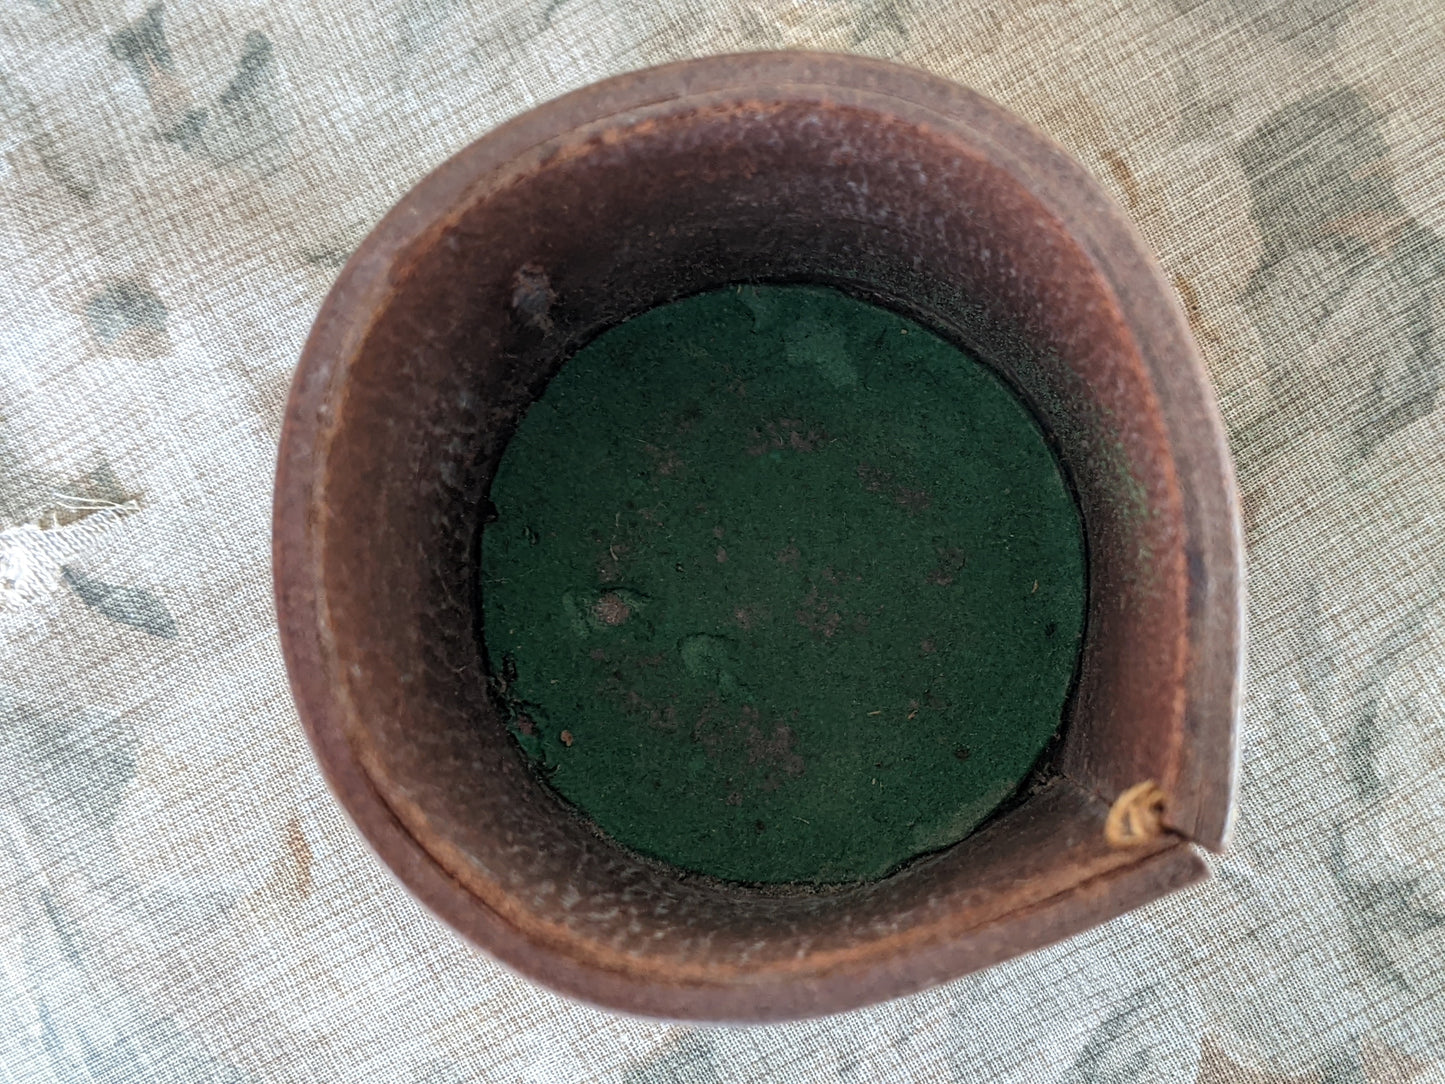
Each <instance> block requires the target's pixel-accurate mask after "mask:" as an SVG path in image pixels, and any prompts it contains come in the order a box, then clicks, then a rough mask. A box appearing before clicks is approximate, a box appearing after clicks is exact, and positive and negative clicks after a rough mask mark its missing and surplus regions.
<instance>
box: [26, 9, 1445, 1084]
mask: <svg viewBox="0 0 1445 1084" xmlns="http://www.w3.org/2000/svg"><path fill="white" fill-rule="evenodd" d="M790 46H798V47H812V48H823V49H835V50H851V51H856V52H861V53H868V54H872V55H877V56H883V57H889V58H893V59H896V60H899V61H902V62H904V63H908V64H913V65H916V66H919V67H923V68H927V69H930V70H932V71H935V72H938V73H940V74H942V75H945V76H949V77H952V78H954V79H956V80H959V81H960V82H963V83H965V84H967V85H970V86H973V87H975V88H977V89H979V90H980V91H982V92H983V93H985V94H988V95H990V96H991V97H994V98H995V99H997V100H998V101H1000V102H1002V103H1003V104H1005V105H1006V106H1008V107H1010V108H1012V109H1014V110H1015V111H1017V112H1019V113H1021V114H1022V115H1024V116H1025V117H1028V118H1030V119H1031V120H1033V121H1034V122H1035V123H1036V124H1038V125H1039V126H1040V127H1041V128H1042V129H1044V130H1045V131H1046V132H1048V133H1049V134H1051V135H1052V136H1053V137H1054V138H1056V139H1058V140H1059V141H1060V142H1061V143H1063V144H1064V145H1065V146H1066V147H1068V148H1069V149H1070V150H1071V151H1072V152H1073V153H1074V154H1076V155H1077V156H1078V157H1079V158H1080V159H1081V160H1082V161H1083V162H1084V163H1085V164H1086V165H1087V166H1088V167H1089V168H1090V169H1091V170H1093V171H1094V173H1095V174H1096V175H1097V176H1098V177H1099V178H1100V179H1101V180H1102V181H1103V183H1104V184H1106V185H1107V186H1109V188H1110V189H1111V190H1112V191H1113V193H1114V194H1115V195H1116V196H1117V197H1118V199H1119V200H1120V201H1121V203H1122V204H1123V205H1124V206H1125V207H1126V208H1127V209H1128V211H1129V212H1130V213H1131V215H1132V216H1133V217H1134V219H1135V220H1136V221H1137V223H1138V224H1139V226H1140V228H1141V229H1142V231H1143V232H1144V234H1145V236H1146V237H1147V238H1148V240H1149V242H1150V243H1151V244H1152V245H1153V246H1154V248H1155V249H1156V250H1157V251H1158V253H1159V254H1160V258H1161V261H1162V263H1163V266H1164V267H1165V269H1166V271H1167V272H1168V274H1169V275H1170V277H1171V278H1172V280H1173V282H1174V284H1175V286H1176V288H1177V289H1178V291H1179V295H1180V297H1181V299H1182V301H1183V304H1184V307H1185V309H1186V311H1187V313H1188V315H1189V318H1190V320H1191V322H1192V324H1193V327H1194V331H1195V334H1196V335H1197V337H1198V340H1199V343H1200V345H1201V347H1202V349H1203V351H1204V354H1205V356H1206V359H1207V361H1208V364H1209V367H1210V371H1211V374H1212V377H1213V379H1214V381H1215V385H1216V387H1217V389H1218V391H1219V395H1220V398H1221V402H1222V405H1223V411H1224V415H1225V418H1226V422H1227V425H1228V429H1229V433H1230V438H1231V441H1232V443H1233V447H1234V450H1235V453H1236V455H1237V458H1238V465H1239V475H1240V482H1241V488H1242V491H1243V495H1244V502H1245V509H1246V517H1247V525H1246V530H1247V541H1248V551H1249V553H1248V559H1249V569H1250V576H1251V614H1250V620H1251V629H1252V643H1251V646H1250V657H1249V665H1250V684H1249V689H1248V696H1247V702H1246V712H1245V727H1244V769H1243V778H1242V788H1241V795H1240V815H1239V821H1238V829H1237V833H1236V837H1235V845H1234V849H1233V851H1232V853H1231V854H1230V855H1228V856H1227V857H1224V858H1220V859H1212V860H1211V866H1212V869H1213V874H1214V876H1213V878H1212V879H1211V880H1210V881H1209V882H1208V883H1207V884H1206V885H1204V886H1202V887H1199V888H1196V889H1192V890H1190V891H1188V892H1186V893H1184V894H1182V895H1179V896H1176V897H1173V898H1170V899H1168V900H1165V901H1162V902H1160V903H1157V904H1155V905H1152V906H1150V907H1147V908H1144V909H1143V910H1140V911H1136V912H1134V913H1131V914H1129V915H1126V916H1124V917H1122V918H1119V919H1117V920H1115V921H1113V922H1110V923H1109V924H1107V925H1106V926H1104V927H1102V928H1100V929H1097V930H1095V931H1093V932H1090V933H1087V934H1085V935H1083V936H1080V937H1077V938H1075V939H1073V940H1071V941H1069V942H1067V943H1065V944H1062V945H1059V946H1056V947H1054V948H1050V949H1047V950H1045V951H1042V952H1039V953H1036V954H1034V955H1031V956H1029V957H1026V958H1024V959H1020V960H1017V961H1014V962H1012V963H1009V964H1007V965H1005V966H1001V967H998V968H995V969H993V970H991V971H988V972H985V973H983V974H980V975H976V976H972V977H969V978H966V979H963V980H960V981H958V982H954V983H951V984H949V985H947V986H945V987H942V988H940V989H937V990H934V991H931V992H928V993H925V994H921V995H918V996H915V997H912V998H908V999H905V1000H902V1001H899V1002H896V1003H892V1004H888V1005H884V1006H880V1007H876V1008H873V1009H868V1010H864V1011H858V1012H853V1013H849V1014H845V1015H842V1016H838V1017H835V1018H831V1019H826V1020H821V1021H814V1022H810V1023H804V1024H798V1025H788V1026H776V1027H768V1028H752V1029H726V1028H697V1029H695V1028H683V1027H672V1026H666V1025H662V1024H657V1023H651V1022H644V1021H637V1020H631V1019H625V1018H619V1017H615V1016H611V1015H608V1014H606V1013H603V1012H600V1011H597V1010H593V1009H590V1008H587V1007H583V1006H579V1005H575V1004H572V1003H570V1002H567V1001H564V1000H563V999H560V998H558V997H555V996H553V995H552V994H550V993H548V992H546V991H544V990H541V989H538V988H536V987H534V986H532V985H530V984H528V983H527V982H525V981H523V980H520V979H518V978H516V977H514V976H512V975H510V974H509V973H507V972H505V971H504V970H502V969H501V968H500V967H498V966H497V965H495V964H493V963H492V962H490V961H489V960H487V959H485V958H484V957H482V956H480V955H479V954H477V953H475V952H473V951H471V950H469V949H468V948H466V947H465V946H464V945H463V944H462V943H460V942H459V941H458V940H457V939H456V938H455V937H454V936H452V935H451V934H450V933H449V932H448V931H447V930H446V929H444V928H443V927H442V926H441V925H440V924H439V923H437V922H436V921H434V920H433V919H431V918H430V917H429V916H428V915H427V914H426V913H425V912H423V911H422V910H421V909H420V908H419V906H418V905H417V904H415V903H414V902H412V901H411V900H410V898H409V897H407V896H406V895H405V893H404V892H403V891H402V890H401V889H399V888H398V887H397V886H396V885H395V884H394V883H393V882H392V881H391V879H390V878H389V876H388V875H387V874H386V873H385V872H384V871H383V870H382V869H381V868H380V867H379V865H378V864H377V862H376V861H374V860H373V858H372V857H371V855H370V854H369V853H368V851H367V850H366V848H365V846H364V844H363V843H362V842H361V840H360V839H359V838H358V836H357V834H356V833H355V832H354V831H353V830H352V829H351V828H350V826H349V825H348V824H347V822H346V821H345V819H344V817H343V816H342V815H341V813H340V812H339V809H338V807H337V805H336V803H335V802H334V801H333V800H332V799H331V797H330V796H329V794H328V793H327V791H326V789H325V787H324V785H323V783H322V780H321V778H320V775H319V773H318V771H317V769H316V767H315V766H314V764H313V762H312V760H311V757H310V755H309V752H308V749H307V747H306V744H305V741H304V739H303V738H302V735H301V732H300V729H299V727H298V725H297V721H296V718H295V713H294V709H293V708H292V705H291V702H290V698H289V695H288V692H287V687H286V682H285V677H284V672H283V668H282V664H281V660H280V655H279V651H278V647H277V640H276V632H275V627H274V616H273V611H272V606H271V602H270V575H269V549H268V529H269V500H270V489H271V476H272V469H273V464H274V459H275V453H276V438H277V432H278V428H279V421H280V415H281V408H282V401H283V397H284V395H285V392H286V388H287V383H288V380H289V377H290V373H291V370H292V367H293V365H294V363H295V360H296V358H297V355H298V352H299V350H300V347H301V343H302V340H303V338H304V336H305V334H306V331H307V329H308V326H309V324H310V322H311V320H312V318H313V317H314V315H315V313H316V310H317V307H318V306H319V304H320V302H321V299H322V298H323V296H324V295H325V292H326V290H327V288H328V286H329V285H330V283H331V281H332V279H333V277H334V276H335V274H336V271H337V269H338V268H339V267H340V265H341V264H342V262H343V261H344V260H345V258H346V256H347V254H348V253H349V252H350V251H351V250H352V249H353V248H354V246H355V245H356V244H357V242H358V240H359V239H360V238H361V237H362V236H364V234H365V233H366V231H367V230H368V229H369V228H370V227H371V225H372V224H373V223H375V222H376V220H377V219H378V218H379V217H380V215H381V214H382V213H383V212H384V211H385V209H386V208H387V207H388V206H389V205H390V204H391V203H392V202H393V201H395V200H396V199H397V198H398V197H399V196H400V195H401V194H402V193H403V192H404V191H405V190H406V189H407V188H408V187H409V186H410V185H412V184H413V183H414V182H415V181H416V180H417V179H418V178H419V177H420V176H422V174H424V173H425V172H426V171H427V170H429V169H430V168H431V167H433V166H435V165H436V164H437V163H438V162H440V161H441V160H442V159H443V158H444V157H446V156H447V155H449V154H451V153H452V152H454V151H456V150H457V149H459V148H460V147H462V146H463V145H465V144H466V143H467V142H469V141H471V140H472V139H474V138H476V137H477V136H479V135H481V134H482V133H483V132H485V131H486V130H487V129H488V128H490V127H492V126H493V125H494V124H496V123H497V122H499V121H501V120H503V119H505V118H506V117H508V116H511V115H514V114H515V113H517V112H519V111H521V110H522V109H524V108H526V107H528V106H531V105H534V104H536V103H538V102H540V101H542V100H545V99H547V98H550V97H553V96H555V95H556V94H558V93H560V92H562V91H565V90H569V89H572V88H575V87H578V86H580V85H583V84H585V83H587V82H590V81H592V80H595V79H597V78H600V77H603V76H607V75H611V74H614V73H617V72H620V71H623V70H627V69H631V68H636V67H640V66H644V65H647V64H651V63H658V62H662V61H665V60H671V59H677V58H682V57H687V56H695V55H700V54H704V53H712V52H724V51H733V50H744V49H756V48H777V47H790ZM1442 115H1445V10H1442V9H1441V8H1440V7H1439V5H1438V3H1437V2H1436V0H1414V2H1413V3H1412V2H1409V0H1298V2H1295V3H1274V2H1271V0H1145V2H1144V3H1141V4H1139V5H1123V4H1115V3H1109V2H1103V0H1101V2H1093V3H1089V2H1082V3H1081V2H1079V0H1071V2H1066V0H1057V2H1050V0H1040V2H1036V3H1027V4H1014V5H996V6H994V7H982V6H975V5H968V4H962V3H958V2H957V0H929V2H924V0H710V2H708V3H700V2H694V0H664V2H661V3H658V4H650V5H643V4H623V3H619V2H616V0H523V2H520V3H502V2H500V0H477V2H468V0H368V2H366V3H351V2H343V3H320V2H317V0H298V2H296V3H293V4H289V5H288V4H279V3H275V2H272V0H216V2H213V3H208V4H202V5H188V4H181V3H175V2H173V3H171V4H170V5H168V6H165V7H162V6H161V5H160V4H154V5H153V6H149V7H145V6H143V2H142V3H110V2H106V0H11V3H9V4H8V5H6V6H5V8H4V10H3V12H0V150H3V154H0V256H3V259H4V262H5V266H6V273H5V274H4V275H3V276H0V376H3V379H0V784H3V786H0V900H3V903H0V961H3V964H4V967H3V969H0V1077H3V1078H4V1079H5V1080H23V1081H78V1080H79V1081H122V1080H124V1081H228V1082H230V1081H236V1082H240V1081H336V1080H389V1081H399V1082H414V1084H451V1082H455V1081H464V1080H481V1079H486V1080H557V1081H574V1080H604V1081H627V1082H630V1084H663V1082H710V1081H724V1080H743V1079H767V1080H799V1081H803V1080H806V1081H815V1080H816V1081H829V1080H838V1081H863V1080H886V1081H895V1080H906V1079H920V1080H998V1081H1020V1082H1023V1081H1028V1082H1048V1084H1053V1082H1059V1084H1064V1082H1067V1084H1085V1082H1091V1084H1125V1082H1139V1081H1197V1082H1200V1084H1266V1082H1268V1084H1305V1082H1321V1084H1323V1082H1326V1081H1330V1082H1350V1084H1366V1082H1368V1084H1386V1082H1389V1084H1397V1082H1406V1081H1409V1082H1425V1081H1437V1082H1438V1081H1445V848H1442V847H1441V845H1440V842H1439V841H1440V838H1441V824H1442V819H1445V680H1442V675H1445V598H1442V595H1445V469H1442V468H1445V451H1442V449H1445V404H1442V401H1441V394H1440V384H1441V379H1442V362H1445V154H1442V153H1441V147H1442V142H1445V129H1442V121H1441V119H1440V118H1441V116H1442Z"/></svg>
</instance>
